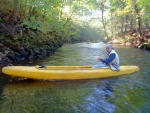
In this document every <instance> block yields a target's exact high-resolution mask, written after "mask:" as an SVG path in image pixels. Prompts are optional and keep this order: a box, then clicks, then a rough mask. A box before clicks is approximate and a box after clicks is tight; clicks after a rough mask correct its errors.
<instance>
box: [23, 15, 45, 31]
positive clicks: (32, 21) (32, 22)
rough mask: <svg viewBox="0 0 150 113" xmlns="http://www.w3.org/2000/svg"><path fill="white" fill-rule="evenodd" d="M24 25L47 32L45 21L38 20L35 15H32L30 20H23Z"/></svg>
mask: <svg viewBox="0 0 150 113" xmlns="http://www.w3.org/2000/svg"><path fill="white" fill-rule="evenodd" d="M21 25H22V26H23V27H25V28H29V29H32V30H39V31H41V32H43V33H45V32H46V29H44V25H45V23H44V22H41V21H37V20H36V19H35V18H34V17H30V21H27V20H23V22H22V24H21Z"/></svg>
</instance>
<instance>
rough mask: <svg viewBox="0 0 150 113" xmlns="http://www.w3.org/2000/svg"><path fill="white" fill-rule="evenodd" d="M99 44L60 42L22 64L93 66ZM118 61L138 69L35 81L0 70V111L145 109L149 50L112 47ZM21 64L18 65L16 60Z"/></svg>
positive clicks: (144, 112) (136, 112)
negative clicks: (116, 74) (104, 75)
mask: <svg viewBox="0 0 150 113" xmlns="http://www.w3.org/2000/svg"><path fill="white" fill-rule="evenodd" d="M105 46H106V44H104V43H101V42H100V43H90V44H86V43H77V44H65V45H63V46H62V48H60V49H58V51H57V52H56V53H55V54H53V55H51V56H50V57H47V58H45V59H40V60H36V61H34V62H33V63H28V64H26V65H36V64H38V65H94V64H96V63H97V57H98V56H99V55H101V56H102V57H105V55H106V51H105ZM114 47H115V49H116V51H117V52H118V54H119V55H120V61H121V65H137V66H139V67H140V71H138V72H136V73H132V74H128V75H123V76H119V77H113V78H103V79H90V80H73V81H36V80H28V79H21V78H19V79H16V78H10V77H8V76H6V75H4V74H2V73H1V74H0V75H1V77H0V84H1V86H0V94H1V95H0V113H149V111H150V107H149V106H150V69H149V67H150V60H149V59H150V53H149V52H148V51H146V50H140V49H136V48H132V47H126V46H121V45H119V46H117V45H115V46H114ZM18 65H21V64H18Z"/></svg>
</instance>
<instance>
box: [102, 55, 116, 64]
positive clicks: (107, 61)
mask: <svg viewBox="0 0 150 113" xmlns="http://www.w3.org/2000/svg"><path fill="white" fill-rule="evenodd" d="M115 57H116V55H115V53H112V54H110V55H109V58H108V59H106V60H103V59H100V61H101V62H103V63H106V64H107V65H108V64H109V63H110V62H111V61H113V60H114V58H115Z"/></svg>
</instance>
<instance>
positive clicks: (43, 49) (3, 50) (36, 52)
mask: <svg viewBox="0 0 150 113" xmlns="http://www.w3.org/2000/svg"><path fill="white" fill-rule="evenodd" d="M61 46H62V43H60V42H58V41H48V42H46V43H45V44H43V43H42V44H39V45H38V46H36V45H35V46H26V45H22V44H19V45H14V46H12V45H10V46H8V45H7V44H6V45H5V44H4V43H0V66H7V65H13V63H16V62H21V61H24V60H28V61H29V62H30V61H33V60H34V59H37V58H43V57H46V56H49V55H51V54H53V53H54V52H55V51H56V50H57V49H58V48H59V47H61Z"/></svg>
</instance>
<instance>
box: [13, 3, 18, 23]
mask: <svg viewBox="0 0 150 113" xmlns="http://www.w3.org/2000/svg"><path fill="white" fill-rule="evenodd" d="M13 2H14V11H13V12H14V14H13V19H14V22H17V16H18V2H19V1H18V0H13Z"/></svg>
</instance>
